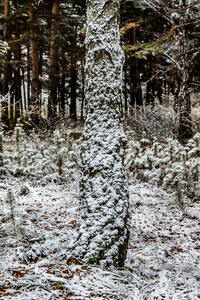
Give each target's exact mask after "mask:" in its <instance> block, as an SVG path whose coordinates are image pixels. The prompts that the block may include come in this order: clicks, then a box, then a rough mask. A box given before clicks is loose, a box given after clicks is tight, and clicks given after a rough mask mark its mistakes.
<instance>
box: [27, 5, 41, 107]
mask: <svg viewBox="0 0 200 300" xmlns="http://www.w3.org/2000/svg"><path fill="white" fill-rule="evenodd" d="M29 16H30V24H31V29H30V36H31V41H30V43H31V58H32V80H31V99H30V105H29V106H30V109H38V101H39V60H38V42H37V19H36V9H35V7H34V6H33V5H30V11H29Z"/></svg>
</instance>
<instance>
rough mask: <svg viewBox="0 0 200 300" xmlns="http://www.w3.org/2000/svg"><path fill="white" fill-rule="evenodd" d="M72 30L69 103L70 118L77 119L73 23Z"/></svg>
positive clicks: (74, 33)
mask: <svg viewBox="0 0 200 300" xmlns="http://www.w3.org/2000/svg"><path fill="white" fill-rule="evenodd" d="M73 28H74V31H73V32H72V37H71V66H70V85H71V104H70V118H71V119H73V120H76V119H77V113H76V106H77V105H76V83H77V70H76V39H77V37H76V35H77V32H76V31H77V28H76V26H75V25H73Z"/></svg>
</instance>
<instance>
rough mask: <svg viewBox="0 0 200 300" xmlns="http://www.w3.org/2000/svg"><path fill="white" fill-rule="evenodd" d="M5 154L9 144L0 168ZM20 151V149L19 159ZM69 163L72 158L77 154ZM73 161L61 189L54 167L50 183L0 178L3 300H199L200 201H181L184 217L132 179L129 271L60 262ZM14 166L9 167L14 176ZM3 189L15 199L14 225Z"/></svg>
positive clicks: (71, 199) (72, 196) (69, 223)
mask: <svg viewBox="0 0 200 300" xmlns="http://www.w3.org/2000/svg"><path fill="white" fill-rule="evenodd" d="M39 146H41V145H40V143H39ZM39 146H38V148H40V147H39ZM51 146H53V145H52V144H51ZM12 147H13V148H14V146H12ZM32 147H33V145H32ZM45 147H46V146H45ZM63 147H64V145H63ZM74 147H75V145H74ZM6 148H8V144H6V145H4V153H3V159H4V167H5V166H6V160H5V157H7V155H8V154H9V153H10V154H9V155H11V156H12V153H11V151H10V152H9V151H8V152H7V150H6ZM61 148H62V147H61ZM70 148H71V146H70ZM28 149H30V147H29V145H28V144H27V145H26V151H28ZM44 150H45V149H44ZM23 151H24V150H23ZM23 151H22V148H21V154H22V152H23ZM38 151H40V150H38ZM70 151H71V150H70ZM70 151H69V152H70ZM69 152H67V153H69ZM23 153H24V152H23ZM52 155H53V154H52ZM73 155H74V156H75V157H76V150H73ZM73 155H72V153H71V154H70V155H68V156H67V155H66V157H65V161H64V162H63V173H62V176H61V177H62V178H63V179H62V180H59V181H58V182H56V180H55V178H56V176H58V177H59V176H60V175H59V169H58V168H57V167H56V164H55V165H54V166H55V167H54V168H53V171H52V172H50V174H51V176H50V175H49V174H46V175H43V176H42V175H40V176H39V177H37V176H36V175H34V176H25V175H23V176H21V177H16V176H13V175H11V173H10V172H9V174H8V175H7V176H5V175H2V177H1V180H0V299H4V300H7V299H8V300H11V299H12V300H14V299H15V300H18V299H20V300H26V299H27V300H30V299H34V300H39V299H43V300H47V299H61V300H64V299H82V300H84V299H99V300H100V299H102V300H103V299H119V300H122V299H128V300H145V299H147V300H151V299H152V300H153V299H159V300H161V299H173V300H176V299H177V300H197V299H199V298H200V203H199V201H196V202H192V201H191V200H190V199H188V198H185V202H184V209H181V208H180V207H179V206H178V205H177V202H176V199H175V198H174V196H173V195H172V194H169V193H167V192H165V191H163V190H162V189H160V188H157V187H155V186H153V185H150V184H147V183H138V182H137V181H133V178H132V177H131V178H130V204H131V210H132V222H131V237H130V242H129V249H128V256H127V260H126V268H125V269H123V270H117V269H112V270H105V269H102V268H100V267H95V266H86V265H84V264H82V265H81V264H80V265H78V266H77V265H73V264H72V265H67V264H66V262H65V257H64V255H63V254H64V253H65V251H66V249H67V247H68V245H69V243H70V241H71V240H72V239H73V235H74V233H75V226H76V220H77V215H78V175H77V170H76V163H75V162H74V161H75V160H74V157H73ZM51 157H52V156H51ZM38 161H39V159H38ZM50 161H51V163H52V165H53V162H52V160H50ZM17 164H18V161H17V160H13V168H14V167H15V166H16V165H17ZM8 165H9V166H10V164H9V163H8V162H7V166H8ZM68 172H69V173H68ZM34 174H36V173H34ZM61 177H60V178H61ZM8 188H10V189H11V190H12V193H13V195H14V201H13V211H14V215H13V217H12V214H11V204H10V203H9V201H8V199H7V198H8V197H7V194H8ZM6 199H7V201H5V200H6ZM13 218H14V222H15V226H16V232H15V230H14V224H13Z"/></svg>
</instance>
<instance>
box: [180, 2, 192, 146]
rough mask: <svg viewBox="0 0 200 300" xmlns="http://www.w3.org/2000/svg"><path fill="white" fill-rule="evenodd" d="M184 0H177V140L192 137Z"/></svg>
mask: <svg viewBox="0 0 200 300" xmlns="http://www.w3.org/2000/svg"><path fill="white" fill-rule="evenodd" d="M185 7H186V5H185V0H179V9H180V25H182V27H181V28H180V29H179V55H180V58H181V59H180V66H181V70H180V78H181V87H180V91H181V92H180V100H179V105H180V120H179V136H178V137H179V140H181V141H184V140H185V139H189V138H191V137H192V116H191V101H190V93H189V65H188V54H187V53H188V41H187V36H186V29H185V27H184V24H185V23H186V9H185Z"/></svg>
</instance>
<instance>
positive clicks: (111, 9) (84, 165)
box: [68, 0, 130, 267]
mask: <svg viewBox="0 0 200 300" xmlns="http://www.w3.org/2000/svg"><path fill="white" fill-rule="evenodd" d="M119 40H120V34H119V1H118V0H111V1H107V0H92V1H88V2H87V33H86V53H87V54H86V70H85V71H86V100H87V101H88V114H87V119H86V123H85V128H84V133H83V141H82V145H81V153H80V156H81V159H80V160H81V161H80V170H81V178H80V216H79V226H78V229H77V235H76V238H75V241H74V243H73V244H72V246H71V248H70V249H69V252H68V253H69V255H68V260H70V259H71V260H72V259H75V260H77V261H79V260H81V261H84V262H85V263H88V264H100V265H102V266H105V267H108V266H116V267H122V266H124V262H125V258H126V253H127V245H128V239H129V225H130V215H129V201H128V184H127V181H126V178H125V171H124V165H123V156H124V144H125V141H126V138H125V135H124V132H123V128H122V123H121V120H120V116H121V113H120V107H121V102H122V87H121V84H122V65H123V60H124V54H123V51H122V49H121V47H120V41H119Z"/></svg>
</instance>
